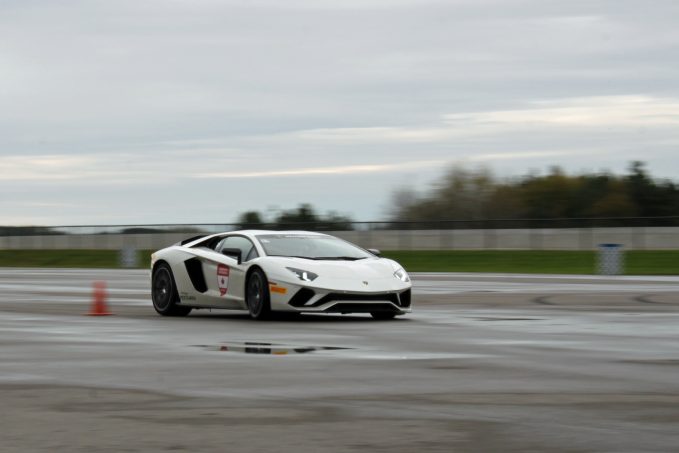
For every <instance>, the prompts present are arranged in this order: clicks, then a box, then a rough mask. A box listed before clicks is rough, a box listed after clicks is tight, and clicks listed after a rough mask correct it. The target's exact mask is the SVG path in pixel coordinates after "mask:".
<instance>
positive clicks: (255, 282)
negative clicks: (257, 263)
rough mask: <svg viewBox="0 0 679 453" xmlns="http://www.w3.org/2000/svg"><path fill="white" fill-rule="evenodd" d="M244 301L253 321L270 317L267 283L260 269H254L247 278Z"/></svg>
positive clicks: (269, 296)
mask: <svg viewBox="0 0 679 453" xmlns="http://www.w3.org/2000/svg"><path fill="white" fill-rule="evenodd" d="M245 301H246V303H247V306H248V311H249V312H250V316H251V317H252V318H253V319H266V318H268V317H269V316H270V315H271V294H270V293H269V281H268V279H267V278H266V274H264V272H263V271H262V270H261V269H255V270H253V271H252V273H251V274H250V276H249V277H248V282H247V285H246V292H245Z"/></svg>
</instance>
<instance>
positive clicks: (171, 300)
mask: <svg viewBox="0 0 679 453" xmlns="http://www.w3.org/2000/svg"><path fill="white" fill-rule="evenodd" d="M151 299H152V300H153V308H154V309H155V310H156V312H158V313H159V314H161V315H163V316H186V315H188V314H189V313H190V312H191V307H182V306H179V305H177V303H178V302H179V296H178V294H177V288H176V285H175V282H174V277H173V275H172V270H171V269H170V266H168V265H167V264H165V263H161V264H159V265H158V266H157V267H156V269H155V270H154V271H153V278H152V279H151Z"/></svg>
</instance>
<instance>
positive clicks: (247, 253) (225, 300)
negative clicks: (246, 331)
mask: <svg viewBox="0 0 679 453" xmlns="http://www.w3.org/2000/svg"><path fill="white" fill-rule="evenodd" d="M224 249H238V250H240V251H241V257H242V262H241V263H240V264H239V263H238V261H237V260H236V259H234V258H231V257H230V256H226V255H223V254H222V251H223V250H224ZM215 252H216V253H219V254H220V257H219V262H216V261H214V260H205V261H204V262H203V270H204V273H205V282H206V284H207V291H206V293H205V295H206V296H207V297H209V298H210V299H212V302H211V305H214V306H223V307H225V308H226V307H233V308H247V306H246V305H245V274H246V272H247V269H248V267H249V266H248V262H249V261H250V260H252V259H254V258H256V257H257V256H258V255H257V250H256V248H255V246H254V244H253V243H252V241H250V240H249V239H248V238H246V237H245V236H240V235H233V236H226V237H225V238H223V239H222V240H221V241H220V242H219V243H218V244H217V245H216V246H215Z"/></svg>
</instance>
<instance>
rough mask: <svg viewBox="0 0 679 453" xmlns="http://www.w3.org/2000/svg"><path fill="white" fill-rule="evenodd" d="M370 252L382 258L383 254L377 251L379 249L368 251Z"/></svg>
mask: <svg viewBox="0 0 679 453" xmlns="http://www.w3.org/2000/svg"><path fill="white" fill-rule="evenodd" d="M368 251H369V252H370V253H372V254H373V255H375V256H382V252H380V251H379V250H377V249H368Z"/></svg>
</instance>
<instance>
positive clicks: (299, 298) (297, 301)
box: [288, 288, 316, 307]
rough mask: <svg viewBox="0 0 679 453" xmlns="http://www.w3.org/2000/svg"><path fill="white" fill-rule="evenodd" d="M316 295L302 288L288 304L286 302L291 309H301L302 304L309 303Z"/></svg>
mask: <svg viewBox="0 0 679 453" xmlns="http://www.w3.org/2000/svg"><path fill="white" fill-rule="evenodd" d="M315 295H316V293H315V292H313V291H312V290H310V289H309V288H302V289H300V290H299V291H297V293H296V294H295V295H294V296H292V299H290V302H288V303H289V304H290V305H292V306H293V307H303V306H304V304H306V303H307V302H309V300H311V298H312V297H314V296H315Z"/></svg>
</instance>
